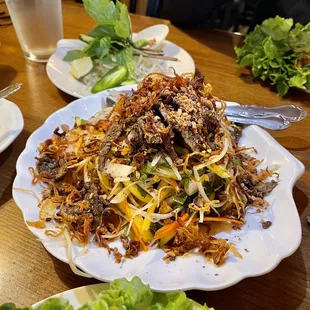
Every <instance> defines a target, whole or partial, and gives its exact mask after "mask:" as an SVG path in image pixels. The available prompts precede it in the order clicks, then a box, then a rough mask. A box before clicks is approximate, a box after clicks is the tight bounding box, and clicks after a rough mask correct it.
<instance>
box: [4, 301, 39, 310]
mask: <svg viewBox="0 0 310 310" xmlns="http://www.w3.org/2000/svg"><path fill="white" fill-rule="evenodd" d="M0 310H33V308H32V307H27V308H17V307H16V306H15V304H13V303H11V302H10V303H7V304H3V305H2V306H0Z"/></svg>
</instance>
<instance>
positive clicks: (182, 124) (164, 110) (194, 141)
mask: <svg viewBox="0 0 310 310" xmlns="http://www.w3.org/2000/svg"><path fill="white" fill-rule="evenodd" d="M159 110H160V113H161V115H162V116H163V118H164V119H165V121H166V122H167V123H168V124H169V125H170V126H171V128H174V129H176V130H178V131H179V132H180V133H181V135H182V137H183V139H184V141H185V143H186V144H187V145H188V146H189V147H190V148H191V149H192V151H194V152H196V151H201V150H202V149H203V147H204V145H205V143H204V140H203V137H202V136H200V135H199V133H198V132H196V133H195V132H194V131H196V130H195V129H196V128H195V125H194V124H193V123H192V122H191V116H190V115H189V114H187V113H186V112H185V113H182V111H181V110H180V109H179V110H178V111H174V110H173V109H172V108H169V107H166V106H165V105H164V104H163V103H161V105H160V108H159ZM193 129H194V130H193Z"/></svg>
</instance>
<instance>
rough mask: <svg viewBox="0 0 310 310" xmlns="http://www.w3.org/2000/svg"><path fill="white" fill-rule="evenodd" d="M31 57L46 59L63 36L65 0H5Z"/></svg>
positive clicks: (17, 32)
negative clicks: (62, 8)
mask: <svg viewBox="0 0 310 310" xmlns="http://www.w3.org/2000/svg"><path fill="white" fill-rule="evenodd" d="M5 1H6V4H7V7H8V10H9V13H10V16H11V19H12V22H13V25H14V28H15V32H16V35H17V37H18V40H19V43H20V46H21V48H22V50H23V52H24V55H25V57H26V58H27V59H29V60H32V61H36V62H46V61H47V60H48V58H49V57H50V56H51V55H52V54H53V53H54V51H55V50H56V43H57V41H58V40H60V39H62V38H63V26H62V11H61V0H5Z"/></svg>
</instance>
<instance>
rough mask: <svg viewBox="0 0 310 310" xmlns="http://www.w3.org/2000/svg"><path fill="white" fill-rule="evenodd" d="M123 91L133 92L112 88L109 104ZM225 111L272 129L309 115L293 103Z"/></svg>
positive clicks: (243, 121)
mask: <svg viewBox="0 0 310 310" xmlns="http://www.w3.org/2000/svg"><path fill="white" fill-rule="evenodd" d="M122 93H126V94H131V90H128V91H122V92H120V91H115V90H110V91H109V96H108V97H107V99H106V104H107V106H108V107H112V106H113V105H114V104H115V103H116V102H117V100H118V98H119V96H120V95H121V94H122ZM224 113H225V115H226V116H227V118H228V119H229V120H230V121H231V122H235V123H240V124H246V125H257V126H261V127H264V128H267V129H270V130H283V129H286V128H288V127H289V126H290V125H291V123H292V122H299V121H301V120H303V119H304V118H305V117H306V115H307V112H306V111H305V110H304V109H302V108H300V107H298V106H297V105H293V104H292V105H281V106H278V107H272V108H268V107H262V106H256V105H239V104H235V105H229V106H227V108H226V109H225V112H224Z"/></svg>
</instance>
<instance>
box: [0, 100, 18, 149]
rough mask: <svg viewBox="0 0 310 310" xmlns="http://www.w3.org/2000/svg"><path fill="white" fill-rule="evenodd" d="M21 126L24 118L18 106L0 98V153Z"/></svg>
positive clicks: (16, 134)
mask: <svg viewBox="0 0 310 310" xmlns="http://www.w3.org/2000/svg"><path fill="white" fill-rule="evenodd" d="M23 128H24V119H23V115H22V112H21V111H20V109H19V107H18V106H17V105H16V104H15V103H13V102H11V101H9V100H6V99H3V98H0V153H1V152H3V151H4V150H5V149H6V148H7V147H8V146H9V145H10V144H11V143H12V142H13V141H14V140H15V139H16V138H17V136H18V135H19V134H20V133H21V132H22V130H23Z"/></svg>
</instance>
